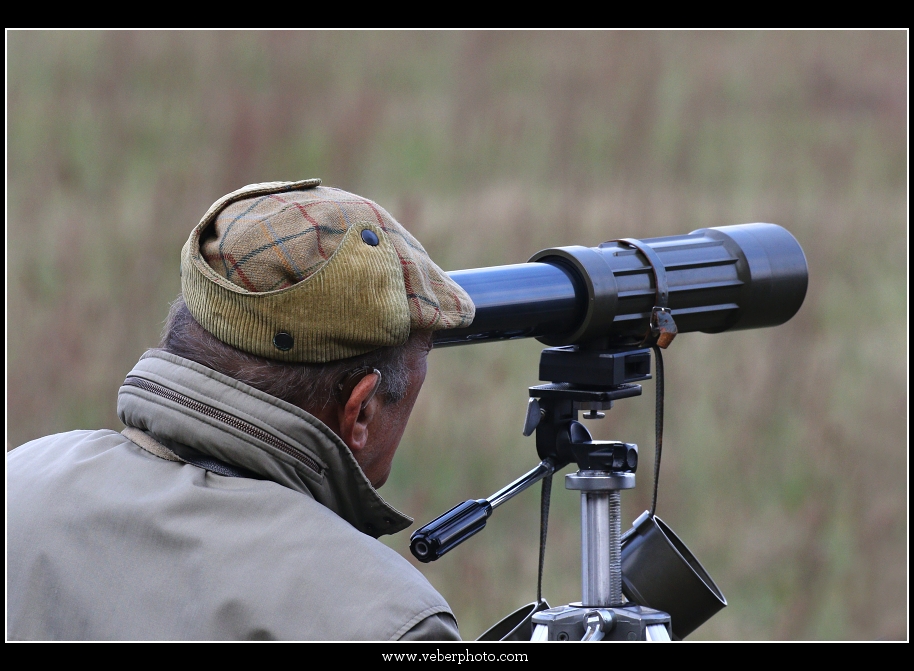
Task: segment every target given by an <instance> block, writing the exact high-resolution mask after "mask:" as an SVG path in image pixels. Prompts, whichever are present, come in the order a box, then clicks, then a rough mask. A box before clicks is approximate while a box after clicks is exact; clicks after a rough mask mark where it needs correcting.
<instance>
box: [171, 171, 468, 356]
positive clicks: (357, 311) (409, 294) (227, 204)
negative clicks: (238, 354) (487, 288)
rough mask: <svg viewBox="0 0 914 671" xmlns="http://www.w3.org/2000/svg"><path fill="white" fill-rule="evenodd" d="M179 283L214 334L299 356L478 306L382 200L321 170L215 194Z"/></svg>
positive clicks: (454, 318)
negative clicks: (313, 175) (327, 180)
mask: <svg viewBox="0 0 914 671" xmlns="http://www.w3.org/2000/svg"><path fill="white" fill-rule="evenodd" d="M181 289H182V292H183V294H184V300H185V302H186V303H187V307H188V309H189V310H190V312H191V314H192V315H193V316H194V318H195V319H196V320H197V321H198V322H200V324H201V326H203V328H205V329H206V330H207V331H209V332H210V333H212V334H213V335H214V336H215V337H216V338H218V339H219V340H221V341H222V342H224V343H226V344H228V345H231V346H232V347H236V348H237V349H240V350H242V351H245V352H249V353H251V354H255V355H257V356H262V357H266V358H269V359H276V360H279V361H288V362H298V363H324V362H327V361H334V360H338V359H344V358H347V357H351V356H356V355H359V354H364V353H366V352H370V351H371V350H374V349H377V348H379V347H388V346H396V345H401V344H403V343H404V342H406V340H407V338H408V337H409V334H410V333H411V332H412V331H415V330H432V331H435V330H440V329H448V328H460V327H464V326H468V325H469V324H470V323H471V322H472V321H473V316H474V313H475V309H474V307H473V302H472V301H471V300H470V297H469V296H468V295H467V294H466V292H465V291H464V290H463V289H462V288H461V287H460V286H459V285H458V284H457V283H456V282H454V281H453V280H451V279H450V277H448V275H447V274H446V273H445V272H444V271H442V270H441V269H440V268H439V267H438V266H437V265H435V263H434V262H433V261H432V260H431V258H429V256H428V253H427V252H426V251H425V249H424V248H423V247H422V245H421V244H419V242H418V241H417V240H416V239H415V238H414V237H413V236H412V235H410V233H409V232H408V231H407V230H406V229H405V228H403V226H401V225H400V224H399V223H398V222H397V221H396V220H395V219H394V218H393V217H391V216H390V214H388V213H387V212H386V211H385V210H384V209H383V208H382V207H380V206H379V205H377V204H376V203H374V202H372V201H370V200H368V199H365V198H362V197H360V196H357V195H355V194H352V193H347V192H346V191H341V190H339V189H333V188H328V187H322V186H320V180H319V179H309V180H302V181H298V182H268V183H263V184H251V185H249V186H246V187H244V188H242V189H239V190H237V191H234V192H232V193H230V194H228V195H226V196H223V197H222V198H220V199H219V200H218V201H216V202H215V203H213V205H212V206H211V207H210V208H209V210H208V211H207V212H206V214H205V215H204V216H203V219H201V220H200V223H199V224H198V225H197V226H196V227H195V228H194V230H193V231H192V232H191V234H190V237H189V238H188V240H187V243H186V244H185V245H184V249H183V251H182V254H181Z"/></svg>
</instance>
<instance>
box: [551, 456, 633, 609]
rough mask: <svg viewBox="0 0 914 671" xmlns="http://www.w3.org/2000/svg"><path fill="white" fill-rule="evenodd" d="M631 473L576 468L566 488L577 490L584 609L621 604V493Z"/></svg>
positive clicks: (629, 485) (630, 482) (567, 477)
mask: <svg viewBox="0 0 914 671" xmlns="http://www.w3.org/2000/svg"><path fill="white" fill-rule="evenodd" d="M634 486H635V475H634V473H611V472H607V471H578V472H577V473H574V474H571V475H567V476H565V487H566V488H567V489H578V490H581V591H582V595H581V603H582V604H583V605H584V606H585V607H587V608H591V607H593V608H611V607H616V606H621V605H622V604H623V601H622V495H621V492H620V491H619V490H621V489H631V488H632V487H634Z"/></svg>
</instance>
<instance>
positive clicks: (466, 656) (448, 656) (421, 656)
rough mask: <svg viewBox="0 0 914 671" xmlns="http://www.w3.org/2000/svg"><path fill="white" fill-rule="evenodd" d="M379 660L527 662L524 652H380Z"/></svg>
mask: <svg viewBox="0 0 914 671" xmlns="http://www.w3.org/2000/svg"><path fill="white" fill-rule="evenodd" d="M381 659H382V660H383V661H385V662H457V664H463V663H464V662H527V661H529V659H528V657H527V653H525V652H503V653H500V654H495V653H494V652H470V651H469V649H467V650H464V651H463V652H441V650H440V649H438V650H436V651H435V652H382V653H381Z"/></svg>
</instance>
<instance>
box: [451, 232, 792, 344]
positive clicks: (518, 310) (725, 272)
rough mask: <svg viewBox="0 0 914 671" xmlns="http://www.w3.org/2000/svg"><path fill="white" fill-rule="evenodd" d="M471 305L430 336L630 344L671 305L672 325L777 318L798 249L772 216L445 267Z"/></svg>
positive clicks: (735, 325) (712, 328) (710, 328)
mask: <svg viewBox="0 0 914 671" xmlns="http://www.w3.org/2000/svg"><path fill="white" fill-rule="evenodd" d="M448 274H449V275H450V277H451V279H453V280H454V281H456V282H457V284H459V285H460V286H461V287H463V288H464V289H465V290H466V292H467V293H468V294H469V295H470V297H471V298H472V299H473V302H474V303H475V305H476V317H475V318H474V320H473V323H472V324H471V325H470V326H468V327H466V328H462V329H453V330H443V331H437V332H436V334H435V340H434V342H435V346H436V347H444V346H451V345H465V344H470V343H479V342H491V341H497V340H509V339H515V338H531V337H532V338H537V339H539V340H540V341H541V342H543V343H544V344H546V345H549V346H552V347H555V346H562V345H582V344H586V343H594V344H597V346H599V347H604V348H605V347H628V346H633V345H636V344H637V343H638V342H639V341H641V340H642V338H643V336H644V334H645V333H646V332H647V331H648V330H649V329H650V327H651V315H652V310H653V309H654V308H655V307H657V306H660V307H664V308H669V310H670V312H671V314H672V317H673V319H674V320H675V324H676V327H677V328H678V332H679V333H684V332H689V331H702V332H705V333H720V332H722V331H735V330H739V329H751V328H761V327H765V326H777V325H778V324H783V323H784V322H786V321H787V320H788V319H790V318H791V317H793V315H794V314H796V312H797V311H798V310H799V309H800V306H801V305H802V304H803V299H804V298H805V296H806V287H807V281H808V277H807V266H806V257H805V255H804V254H803V249H802V248H801V247H800V245H799V243H798V242H797V241H796V239H795V238H794V237H793V236H792V235H791V234H790V233H789V232H788V231H787V230H786V229H784V228H782V227H780V226H777V225H775V224H740V225H737V226H718V227H714V228H701V229H698V230H697V231H693V232H691V233H689V234H687V235H675V236H669V237H662V238H650V239H646V240H636V239H633V238H627V239H624V240H612V241H610V242H604V243H603V244H601V245H599V246H598V247H583V246H571V247H556V248H552V249H544V250H543V251H541V252H538V253H537V254H534V255H533V257H532V258H531V259H530V260H529V261H528V262H527V263H519V264H515V265H509V266H495V267H490V268H476V269H473V270H458V271H454V272H451V273H448Z"/></svg>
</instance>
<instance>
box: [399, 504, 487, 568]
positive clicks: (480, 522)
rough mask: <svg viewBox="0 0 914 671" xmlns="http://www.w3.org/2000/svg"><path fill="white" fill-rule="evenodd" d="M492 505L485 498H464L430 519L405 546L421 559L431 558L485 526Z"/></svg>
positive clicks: (432, 559)
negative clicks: (461, 501) (458, 503)
mask: <svg viewBox="0 0 914 671" xmlns="http://www.w3.org/2000/svg"><path fill="white" fill-rule="evenodd" d="M491 514H492V505H491V504H490V503H489V502H488V501H486V500H485V499H478V500H475V501H474V500H470V501H464V502H463V503H461V504H460V505H457V506H455V507H453V508H451V509H450V510H449V511H447V512H446V513H444V515H441V516H440V517H438V518H436V519H434V520H432V521H431V522H429V523H428V524H426V525H425V526H424V527H422V528H421V529H417V530H416V531H415V532H413V535H412V536H410V538H409V550H410V552H412V553H413V556H414V557H415V558H416V559H418V560H419V561H421V562H425V563H428V562H431V561H435V560H436V559H438V558H439V557H441V556H442V555H444V554H445V553H446V552H449V551H450V550H452V549H453V548H455V547H457V546H458V545H460V544H461V543H462V542H463V541H465V540H466V539H468V538H469V537H470V536H472V535H473V534H476V533H479V532H480V531H482V530H483V529H484V528H485V526H486V520H487V519H489V515H491Z"/></svg>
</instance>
